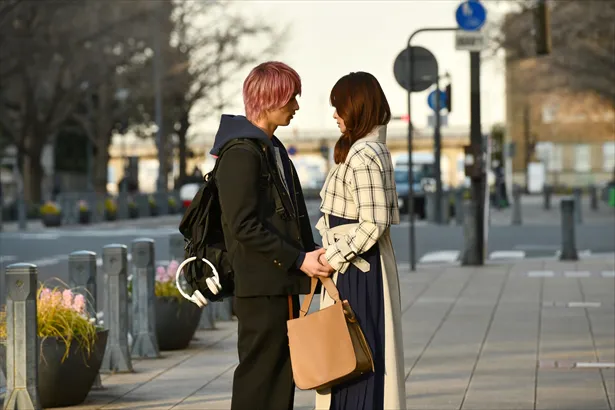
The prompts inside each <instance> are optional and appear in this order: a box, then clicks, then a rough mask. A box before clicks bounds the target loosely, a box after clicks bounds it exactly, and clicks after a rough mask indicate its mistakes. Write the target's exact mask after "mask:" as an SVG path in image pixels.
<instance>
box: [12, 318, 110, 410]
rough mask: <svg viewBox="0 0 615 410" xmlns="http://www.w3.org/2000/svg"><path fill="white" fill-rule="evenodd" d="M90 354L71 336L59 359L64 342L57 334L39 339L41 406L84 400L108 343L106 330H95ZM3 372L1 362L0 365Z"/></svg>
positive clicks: (60, 404) (63, 405) (73, 403)
mask: <svg viewBox="0 0 615 410" xmlns="http://www.w3.org/2000/svg"><path fill="white" fill-rule="evenodd" d="M97 334H98V338H97V340H96V342H95V343H94V346H93V349H92V352H91V354H89V355H88V353H87V352H86V351H84V350H83V349H82V348H81V346H79V343H78V342H77V341H76V340H73V342H72V343H71V346H70V348H69V351H68V357H67V358H66V359H65V360H64V362H62V357H63V355H64V352H65V351H66V344H64V341H62V339H60V338H55V337H48V338H45V339H44V340H42V341H39V349H40V356H39V363H38V392H39V400H40V404H41V407H43V408H45V409H47V408H54V407H68V406H75V405H78V404H80V403H83V401H85V399H86V397H87V395H88V394H89V393H90V390H91V389H92V385H93V384H94V380H95V379H96V375H97V374H98V371H99V370H100V366H101V364H102V359H103V355H104V353H105V348H106V346H107V336H108V335H109V331H108V330H100V331H98V333H97ZM5 359H6V346H5V345H0V361H2V363H6V361H5ZM2 371H3V372H4V371H5V369H4V366H2Z"/></svg>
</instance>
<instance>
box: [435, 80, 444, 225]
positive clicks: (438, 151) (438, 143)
mask: <svg viewBox="0 0 615 410" xmlns="http://www.w3.org/2000/svg"><path fill="white" fill-rule="evenodd" d="M435 97H436V98H435V100H436V101H435V102H436V104H435V111H436V113H435V124H434V125H435V127H434V133H433V141H434V168H435V175H434V178H435V179H436V206H435V211H436V220H435V221H436V224H438V225H440V224H442V171H441V168H440V157H441V155H442V135H441V133H440V124H441V120H440V110H441V106H442V104H441V102H442V101H441V99H440V97H441V93H440V76H438V79H437V80H436V94H435Z"/></svg>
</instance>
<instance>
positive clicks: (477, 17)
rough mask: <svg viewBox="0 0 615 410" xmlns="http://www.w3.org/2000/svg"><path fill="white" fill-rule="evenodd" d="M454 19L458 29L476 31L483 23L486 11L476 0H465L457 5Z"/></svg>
mask: <svg viewBox="0 0 615 410" xmlns="http://www.w3.org/2000/svg"><path fill="white" fill-rule="evenodd" d="M455 19H456V20H457V24H458V25H459V28H460V29H462V30H465V31H477V30H479V29H480V28H481V27H482V26H483V24H485V20H486V19H487V11H486V10H485V7H484V6H483V5H482V4H481V3H480V2H478V1H477V0H466V1H464V2H463V3H461V4H460V5H459V7H457V11H456V12H455Z"/></svg>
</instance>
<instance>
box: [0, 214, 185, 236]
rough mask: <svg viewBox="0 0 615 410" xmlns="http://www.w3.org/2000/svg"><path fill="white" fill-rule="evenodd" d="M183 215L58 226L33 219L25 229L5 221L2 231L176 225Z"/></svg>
mask: <svg viewBox="0 0 615 410" xmlns="http://www.w3.org/2000/svg"><path fill="white" fill-rule="evenodd" d="M182 216H183V215H180V214H176V215H161V216H148V217H142V218H136V219H123V220H115V221H103V222H97V223H91V224H71V225H62V226H58V227H49V228H48V227H46V226H44V225H43V223H42V222H41V221H40V219H33V220H30V221H28V224H27V228H26V230H25V231H20V230H19V223H17V222H4V223H3V225H2V230H0V232H11V233H12V232H18V233H19V232H37V233H40V232H45V233H53V232H58V231H82V230H89V229H117V228H123V227H148V226H151V227H156V226H165V225H172V226H176V225H177V224H179V221H181V218H182Z"/></svg>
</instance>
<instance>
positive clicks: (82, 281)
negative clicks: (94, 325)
mask: <svg viewBox="0 0 615 410" xmlns="http://www.w3.org/2000/svg"><path fill="white" fill-rule="evenodd" d="M68 284H69V286H70V287H71V288H75V292H77V293H81V294H82V295H83V296H84V297H85V300H86V301H87V311H88V315H89V316H90V317H96V312H97V309H98V303H97V300H96V295H97V294H96V253H95V252H90V251H76V252H73V253H71V254H70V255H68Z"/></svg>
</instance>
